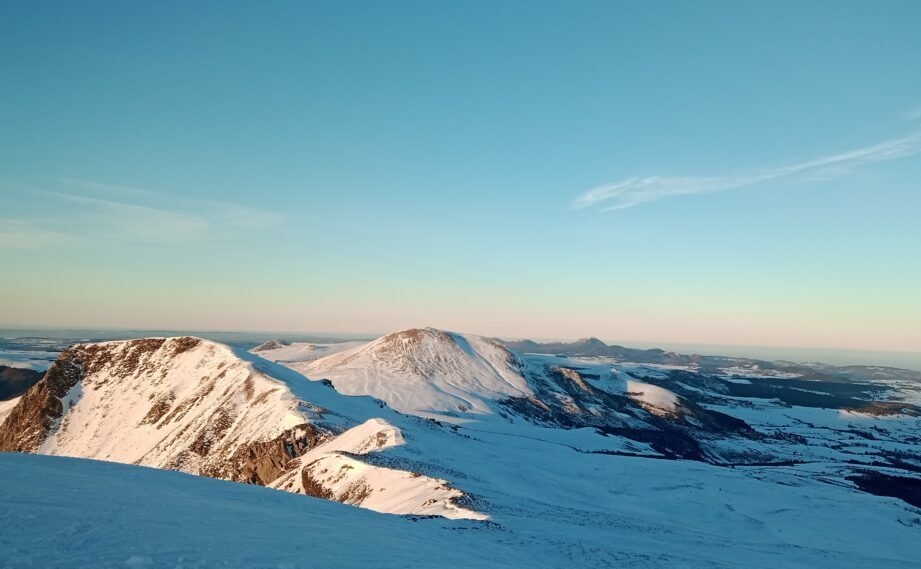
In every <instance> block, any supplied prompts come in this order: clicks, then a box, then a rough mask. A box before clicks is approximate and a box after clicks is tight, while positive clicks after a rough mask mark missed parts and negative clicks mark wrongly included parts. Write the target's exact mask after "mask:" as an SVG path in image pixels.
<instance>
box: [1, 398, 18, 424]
mask: <svg viewBox="0 0 921 569" xmlns="http://www.w3.org/2000/svg"><path fill="white" fill-rule="evenodd" d="M17 403H19V398H18V397H14V398H12V399H8V400H6V401H0V423H2V422H3V420H4V419H5V418H6V416H7V415H9V414H10V411H12V410H13V407H15V406H16V404H17Z"/></svg>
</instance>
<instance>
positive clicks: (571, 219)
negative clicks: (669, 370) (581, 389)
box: [0, 0, 921, 350]
mask: <svg viewBox="0 0 921 569" xmlns="http://www.w3.org/2000/svg"><path fill="white" fill-rule="evenodd" d="M919 29H921V2H917V1H915V0H908V1H904V2H894V1H882V2H867V1H860V2H849V1H842V0H833V1H811V2H801V1H792V2H770V3H768V2H761V1H736V0H733V1H727V2H685V1H678V2H638V1H637V2H609V1H606V2H589V1H585V2H578V1H577V2H573V1H559V2H530V1H529V2H513V1H501V2H494V1H489V2H486V1H483V2H479V1H473V0H471V1H464V2H448V1H431V0H426V1H420V2H378V1H370V2H304V1H298V2H290V3H284V2H241V3H235V2H228V1H221V2H213V3H209V2H124V1H117V2H101V1H95V2H63V1H62V2H3V4H2V6H0V266H2V268H3V276H2V278H0V325H3V326H16V325H34V326H47V325H61V326H119V327H143V328H172V329H177V328H184V329H238V330H277V331H283V330H286V331H316V332H321V331H322V332H388V331H392V330H395V329H401V328H406V327H410V326H426V325H431V326H436V327H441V328H447V329H452V330H458V331H466V332H473V333H481V334H488V335H504V336H517V337H521V336H529V337H542V338H550V337H553V338H566V337H579V336H588V335H595V336H599V337H601V338H603V339H606V340H611V341H644V342H656V341H661V342H698V343H706V342H712V343H720V344H758V345H779V346H808V347H838V348H866V349H892V350H921V220H919V218H921V32H919Z"/></svg>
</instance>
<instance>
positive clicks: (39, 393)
mask: <svg viewBox="0 0 921 569" xmlns="http://www.w3.org/2000/svg"><path fill="white" fill-rule="evenodd" d="M82 379H83V366H82V364H81V362H80V361H79V359H77V358H73V357H69V356H64V355H62V356H61V357H60V358H58V361H56V362H55V363H54V364H53V365H52V366H51V368H50V369H49V370H48V372H47V373H45V377H44V378H42V379H41V380H40V381H39V382H38V383H36V384H35V385H33V386H32V387H31V388H30V389H29V390H28V391H27V392H26V393H25V394H24V395H23V396H22V398H21V399H20V400H19V403H18V404H17V405H16V407H14V408H13V409H12V411H10V414H9V415H8V416H7V417H6V420H5V421H4V422H3V424H2V425H0V451H7V452H8V451H13V452H35V451H37V450H38V447H39V445H41V444H42V442H43V441H44V440H45V438H46V437H47V435H48V432H49V431H50V430H51V429H52V428H54V425H55V424H56V423H57V422H58V421H59V420H60V419H61V415H62V413H63V410H64V403H63V402H62V401H61V400H62V399H63V398H64V397H65V396H66V395H67V393H68V391H70V389H71V388H72V387H73V386H74V385H76V384H77V382H79V381H80V380H82Z"/></svg>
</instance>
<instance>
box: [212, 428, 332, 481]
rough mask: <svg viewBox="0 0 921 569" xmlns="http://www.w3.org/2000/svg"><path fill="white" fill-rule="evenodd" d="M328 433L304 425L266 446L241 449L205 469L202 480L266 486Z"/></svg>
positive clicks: (286, 432)
mask: <svg viewBox="0 0 921 569" xmlns="http://www.w3.org/2000/svg"><path fill="white" fill-rule="evenodd" d="M331 436H332V435H331V433H329V432H328V431H326V430H324V429H320V428H318V427H316V426H315V425H310V424H307V423H304V424H303V425H298V426H297V427H295V428H293V429H288V430H287V431H285V432H284V433H282V434H281V435H280V436H278V437H276V438H274V439H272V440H271V441H266V442H253V443H249V444H245V445H241V446H240V447H239V448H237V450H236V452H234V454H233V456H231V457H230V458H229V459H228V460H227V461H226V462H225V463H223V464H219V465H215V466H213V467H209V468H206V469H204V470H203V471H202V474H203V475H205V476H210V477H212V478H223V479H226V480H233V481H235V482H245V483H247V484H258V485H260V486H265V485H267V484H268V483H270V482H272V481H273V480H275V479H277V478H278V477H279V476H281V475H282V474H284V473H285V472H286V471H287V470H288V469H289V468H292V467H293V466H295V465H292V464H291V461H292V460H294V459H296V458H298V457H299V456H302V455H303V454H304V453H306V452H307V451H309V450H310V449H312V448H314V447H316V446H318V445H319V444H321V443H323V442H324V441H326V440H328V439H329V438H330V437H331Z"/></svg>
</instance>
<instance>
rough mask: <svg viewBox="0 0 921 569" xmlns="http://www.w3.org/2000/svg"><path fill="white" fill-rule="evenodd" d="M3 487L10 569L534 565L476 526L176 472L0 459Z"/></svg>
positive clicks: (1, 521)
mask: <svg viewBox="0 0 921 569" xmlns="http://www.w3.org/2000/svg"><path fill="white" fill-rule="evenodd" d="M0 479H2V480H3V484H2V486H0V504H2V506H0V528H3V529H2V532H0V568H3V569H22V568H28V567H35V568H43V569H54V568H67V569H89V568H93V569H109V568H113V569H114V568H118V569H158V568H168V569H175V568H185V569H192V568H194V569H217V568H227V569H230V568H232V569H265V568H272V569H280V568H291V569H295V568H310V567H328V568H354V567H380V568H395V569H396V568H399V569H402V568H405V567H433V566H438V567H490V566H491V564H492V560H493V559H495V560H497V561H498V560H504V562H498V563H497V564H496V565H494V566H497V567H515V566H523V565H520V564H519V563H520V562H522V561H523V557H522V555H521V554H516V553H515V552H512V551H510V550H509V548H507V547H505V546H503V545H502V544H501V543H499V542H498V541H495V540H490V539H485V538H483V537H479V536H477V535H476V534H477V533H479V532H476V531H474V532H470V531H461V530H464V529H468V530H469V529H476V528H475V527H471V526H470V525H469V524H471V523H472V522H446V523H445V524H444V525H443V524H440V523H432V521H431V520H426V523H425V524H422V523H417V522H413V521H411V520H409V519H405V518H401V517H397V516H385V515H381V514H377V513H375V512H371V511H368V510H362V509H359V508H353V507H350V506H346V505H342V504H336V503H333V502H328V501H325V500H318V499H313V498H305V497H303V496H295V495H292V494H286V493H283V492H277V491H273V490H269V489H266V488H259V487H256V486H246V485H242V484H234V483H230V482H223V481H219V480H211V479H207V478H201V477H195V476H189V475H185V474H181V473H177V472H168V471H162V470H153V469H149V468H142V467H136V466H126V465H121V464H114V463H106V462H97V461H90V460H82V459H72V458H62V457H48V456H34V455H23V454H9V453H0ZM455 529H456V530H457V531H454V530H455ZM474 544H475V547H470V546H472V545H474ZM458 546H461V547H462V548H460V549H459V548H458Z"/></svg>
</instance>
